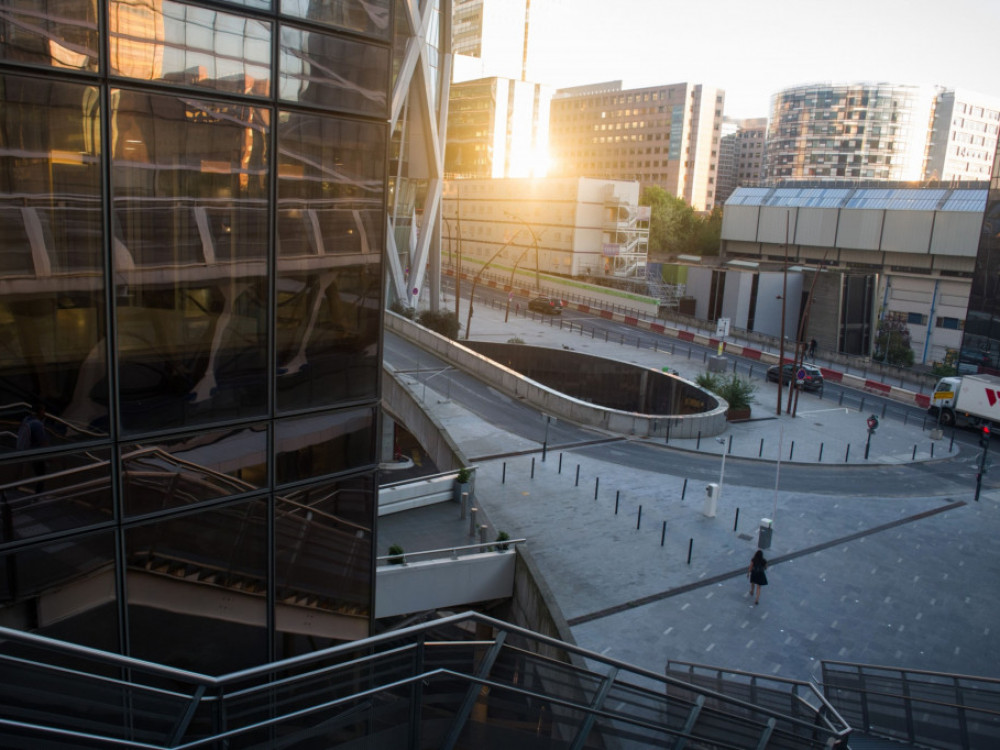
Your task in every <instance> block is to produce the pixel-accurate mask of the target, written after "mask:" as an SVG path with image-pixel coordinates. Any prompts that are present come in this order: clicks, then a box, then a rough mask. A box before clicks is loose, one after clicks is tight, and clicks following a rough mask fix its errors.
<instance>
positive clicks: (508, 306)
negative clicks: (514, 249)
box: [503, 248, 531, 323]
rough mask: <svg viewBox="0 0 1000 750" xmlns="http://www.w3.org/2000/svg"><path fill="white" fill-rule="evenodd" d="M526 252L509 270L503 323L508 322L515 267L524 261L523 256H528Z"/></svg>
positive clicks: (526, 251)
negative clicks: (508, 288)
mask: <svg viewBox="0 0 1000 750" xmlns="http://www.w3.org/2000/svg"><path fill="white" fill-rule="evenodd" d="M530 249H531V248H528V250H530ZM528 250H525V251H524V252H523V253H521V254H520V255H519V256H518V257H517V260H516V261H515V262H514V267H513V268H512V269H510V283H508V284H507V286H509V287H510V291H508V292H507V310H506V312H504V314H503V322H504V323H506V322H507V321H508V320H510V298H511V297H512V296H513V295H514V274H515V273H517V267H518V265H519V264H520V263H521V261H522V260H524V256H525V255H527V254H528Z"/></svg>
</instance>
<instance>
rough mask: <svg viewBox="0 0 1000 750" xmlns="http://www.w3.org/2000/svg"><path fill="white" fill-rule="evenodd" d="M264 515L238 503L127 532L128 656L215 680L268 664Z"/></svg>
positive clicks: (263, 508)
mask: <svg viewBox="0 0 1000 750" xmlns="http://www.w3.org/2000/svg"><path fill="white" fill-rule="evenodd" d="M266 512H267V505H266V503H265V502H264V501H263V500H253V501H244V502H235V503H232V504H230V505H225V506H221V507H215V508H212V509H210V510H204V511H202V512H199V513H185V514H183V515H180V516H174V517H172V518H167V519H163V520H161V521H158V522H156V523H146V524H142V525H140V526H136V527H133V528H130V529H126V530H125V531H124V535H125V563H126V566H127V567H126V584H127V590H128V602H127V605H128V606H127V612H128V623H129V638H130V642H131V645H132V655H133V656H136V657H138V658H140V659H146V660H149V661H156V662H160V663H164V664H170V665H172V666H175V667H182V668H188V669H192V670H196V671H200V672H208V673H215V674H220V673H222V672H225V671H229V670H231V669H240V668H242V667H247V666H250V665H252V664H259V663H260V662H261V661H262V660H263V659H264V658H266V649H267V645H266V644H267V637H266V630H265V628H266V622H267V618H266V608H265V605H266V592H267V515H266ZM222 643H224V644H226V647H225V648H219V644H222Z"/></svg>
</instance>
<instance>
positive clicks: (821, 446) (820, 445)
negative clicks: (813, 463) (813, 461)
mask: <svg viewBox="0 0 1000 750" xmlns="http://www.w3.org/2000/svg"><path fill="white" fill-rule="evenodd" d="M819 463H823V444H822V443H820V444H819Z"/></svg>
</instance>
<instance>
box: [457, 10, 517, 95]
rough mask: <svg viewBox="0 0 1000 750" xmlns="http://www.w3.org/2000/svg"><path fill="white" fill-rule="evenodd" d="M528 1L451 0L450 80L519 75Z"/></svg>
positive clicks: (513, 77) (514, 76) (515, 77)
mask: <svg viewBox="0 0 1000 750" xmlns="http://www.w3.org/2000/svg"><path fill="white" fill-rule="evenodd" d="M528 4H529V3H528V0H502V1H501V0H453V7H452V38H451V44H452V52H453V53H454V55H455V58H454V72H453V74H452V80H453V81H455V82H458V81H467V80H472V79H477V78H493V77H500V78H512V79H515V80H517V79H520V78H521V77H522V76H523V74H524V56H525V44H526V40H527V33H528Z"/></svg>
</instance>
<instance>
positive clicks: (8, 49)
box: [0, 0, 98, 71]
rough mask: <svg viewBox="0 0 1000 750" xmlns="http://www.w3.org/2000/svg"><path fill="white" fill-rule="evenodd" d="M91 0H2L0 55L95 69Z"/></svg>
mask: <svg viewBox="0 0 1000 750" xmlns="http://www.w3.org/2000/svg"><path fill="white" fill-rule="evenodd" d="M97 38H98V37H97V5H96V3H94V2H93V0H4V2H3V4H2V5H0V59H8V60H16V61H17V62H27V63H37V64H39V65H50V66H52V67H54V68H66V69H69V70H88V71H95V70H97V65H98V58H97Z"/></svg>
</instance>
